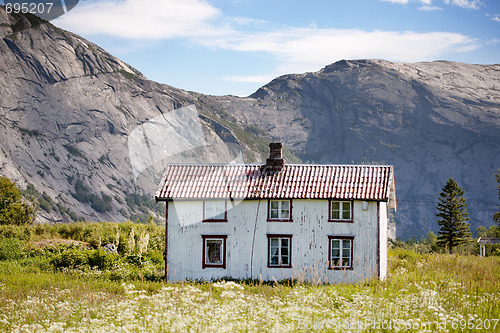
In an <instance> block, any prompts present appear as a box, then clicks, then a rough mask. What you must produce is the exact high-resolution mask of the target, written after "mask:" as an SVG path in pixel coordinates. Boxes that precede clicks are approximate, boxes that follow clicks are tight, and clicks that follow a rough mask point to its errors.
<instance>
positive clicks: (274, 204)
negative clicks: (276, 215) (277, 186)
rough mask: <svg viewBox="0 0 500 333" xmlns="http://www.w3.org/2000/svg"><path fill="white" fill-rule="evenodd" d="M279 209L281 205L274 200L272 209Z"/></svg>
mask: <svg viewBox="0 0 500 333" xmlns="http://www.w3.org/2000/svg"><path fill="white" fill-rule="evenodd" d="M278 208H279V203H278V201H276V200H274V201H271V209H276V210H277V209H278Z"/></svg>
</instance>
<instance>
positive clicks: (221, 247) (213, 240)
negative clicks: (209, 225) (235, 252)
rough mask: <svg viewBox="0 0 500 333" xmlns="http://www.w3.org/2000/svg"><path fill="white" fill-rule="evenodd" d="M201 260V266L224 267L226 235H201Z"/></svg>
mask: <svg viewBox="0 0 500 333" xmlns="http://www.w3.org/2000/svg"><path fill="white" fill-rule="evenodd" d="M201 237H202V238H203V261H202V268H207V267H218V268H226V238H227V236H225V235H222V236H212V235H202V236H201Z"/></svg>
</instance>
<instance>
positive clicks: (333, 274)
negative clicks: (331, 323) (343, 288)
mask: <svg viewBox="0 0 500 333" xmlns="http://www.w3.org/2000/svg"><path fill="white" fill-rule="evenodd" d="M270 147H271V154H270V158H268V159H267V161H266V164H170V165H169V166H168V167H167V169H166V171H165V175H164V177H163V180H162V182H161V185H160V188H159V189H158V192H157V193H156V200H157V201H166V237H165V248H166V251H165V258H166V261H165V262H166V275H167V278H168V280H169V281H176V280H184V279H202V280H212V279H218V278H223V277H232V278H237V279H248V278H252V279H263V280H272V279H276V280H282V279H289V278H298V279H305V280H320V281H322V282H326V283H336V282H354V281H360V280H364V279H369V278H372V277H379V278H384V277H385V276H386V273H387V218H388V214H387V212H388V208H396V193H395V186H394V169H393V167H392V166H382V165H318V164H285V163H284V160H283V158H282V155H281V149H282V145H281V143H272V144H271V145H270ZM167 267H168V268H167Z"/></svg>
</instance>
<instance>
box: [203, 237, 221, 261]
mask: <svg viewBox="0 0 500 333" xmlns="http://www.w3.org/2000/svg"><path fill="white" fill-rule="evenodd" d="M205 259H206V263H208V264H222V240H221V239H207V241H206V258H205Z"/></svg>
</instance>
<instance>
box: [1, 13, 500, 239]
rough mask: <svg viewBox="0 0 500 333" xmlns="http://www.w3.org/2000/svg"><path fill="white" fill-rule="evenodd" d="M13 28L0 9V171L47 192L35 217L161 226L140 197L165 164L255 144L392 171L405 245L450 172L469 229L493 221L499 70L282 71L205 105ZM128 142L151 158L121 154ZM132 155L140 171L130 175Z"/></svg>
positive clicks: (360, 66)
mask: <svg viewBox="0 0 500 333" xmlns="http://www.w3.org/2000/svg"><path fill="white" fill-rule="evenodd" d="M19 20H24V21H23V22H24V23H23V24H26V22H25V21H26V20H27V19H26V18H24V17H23V16H18V17H14V16H9V15H8V14H7V13H5V11H3V10H2V9H0V36H4V37H3V38H2V39H1V41H0V54H1V55H2V58H3V59H4V60H5V61H4V62H3V63H2V64H0V73H2V75H1V77H0V87H2V89H1V90H0V114H1V116H2V117H1V118H0V127H2V128H3V129H4V130H3V133H0V145H1V147H2V150H1V151H0V173H2V174H5V175H8V176H10V177H11V178H13V179H14V180H17V181H18V183H19V184H20V185H21V186H23V187H25V188H26V187H28V185H29V184H32V185H33V187H34V188H36V189H37V190H38V194H37V195H38V199H39V200H45V199H43V195H42V194H43V192H45V194H46V197H48V198H49V199H50V200H46V201H48V202H49V203H48V204H46V203H45V202H44V207H45V208H47V207H49V208H47V210H41V212H40V220H41V221H46V222H47V221H51V222H60V221H68V220H71V219H73V218H75V217H77V218H80V217H81V218H85V219H87V220H117V221H120V220H124V219H127V218H135V217H138V216H142V217H143V218H144V216H146V217H147V215H148V214H149V212H153V215H155V216H156V217H157V219H158V220H159V219H160V218H161V215H162V212H161V208H158V207H156V206H154V205H153V204H151V203H149V202H146V201H145V200H146V198H152V197H153V195H154V193H155V189H156V186H157V185H158V183H159V178H160V177H161V174H162V171H163V168H164V166H165V165H166V164H167V163H169V162H221V163H229V162H231V161H235V160H236V161H240V162H243V161H245V162H261V161H263V160H264V159H265V158H266V155H267V149H268V148H267V144H268V143H269V142H271V141H281V142H283V143H284V144H285V147H286V150H285V156H286V158H287V160H288V162H290V163H292V162H295V163H296V162H301V161H303V162H310V163H328V164H352V163H384V164H392V165H395V174H396V188H397V193H398V202H399V210H398V213H397V214H396V219H397V225H398V234H399V235H401V236H403V237H404V238H408V237H410V236H419V235H422V234H425V233H426V232H428V231H429V230H436V228H437V223H436V218H435V217H434V213H435V206H436V203H437V197H438V194H439V192H440V190H441V187H442V186H443V184H444V183H445V182H446V179H447V178H449V177H450V176H453V177H455V179H456V180H457V181H458V182H459V184H460V185H461V186H462V187H463V188H464V189H465V191H466V198H467V199H468V200H469V202H470V203H471V206H470V209H469V212H470V213H471V222H472V229H473V230H474V228H475V227H477V226H478V225H480V224H482V225H491V224H492V221H491V217H489V216H491V215H492V214H493V212H494V211H495V210H496V209H497V207H498V202H497V201H498V199H497V195H496V184H495V179H494V177H493V174H494V173H495V172H496V170H497V169H498V168H499V167H500V134H499V133H500V131H499V130H500V90H499V89H500V74H499V73H500V65H469V64H462V63H455V62H445V61H437V62H428V63H415V64H408V63H392V62H388V61H385V60H376V59H375V60H342V61H339V62H336V63H334V64H330V65H328V66H325V67H324V68H323V69H321V70H319V71H317V72H310V73H303V74H287V75H283V76H280V77H278V78H276V79H274V80H272V81H271V82H269V83H268V84H266V85H264V86H263V87H261V88H259V89H258V90H257V91H256V92H254V93H253V94H251V95H250V96H248V97H235V96H230V95H226V96H211V95H203V94H200V93H196V92H190V91H185V90H181V89H177V88H174V87H171V86H168V85H165V84H159V83H156V82H153V81H150V80H147V78H145V77H144V75H142V74H141V73H140V72H139V71H137V70H136V69H134V68H132V67H131V66H129V65H127V64H125V63H123V62H122V61H121V60H119V59H117V58H115V57H113V56H112V55H111V54H109V53H107V52H106V51H105V50H103V49H102V48H100V47H99V46H97V45H95V44H93V43H91V42H89V41H87V40H85V39H84V38H82V37H80V36H77V35H75V34H72V33H70V32H67V31H64V30H62V29H59V28H57V27H54V26H53V25H52V24H50V23H46V24H41V25H39V26H37V27H36V28H32V29H26V30H22V31H18V32H15V31H14V29H13V28H12V27H13V26H16V25H18V26H19V23H17V22H19ZM28 21H29V20H28ZM178 110H184V111H186V112H184V111H178ZM190 110H191V111H193V110H195V112H196V114H197V116H196V117H195V118H189V117H190V114H191V113H189V112H191V111H190ZM173 111H175V112H173ZM174 116H175V117H177V118H175V117H174ZM179 117H187V118H185V119H188V120H190V121H191V122H193V121H194V124H192V126H191V127H182V126H185V125H186V124H188V123H189V121H186V122H182V121H181V119H182V118H179ZM174 125H175V126H177V127H178V129H179V130H178V131H177V132H176V131H175V130H174V131H173V132H171V133H173V134H172V135H171V136H170V137H168V140H166V139H162V135H161V133H162V132H161V131H171V130H172V128H175V126H174ZM155 126H156V127H155ZM158 126H160V127H158ZM158 129H160V130H161V131H160V132H158ZM134 133H135V134H137V133H139V134H140V133H142V134H141V135H144V137H145V139H144V142H143V141H141V140H143V139H142V137H141V136H139V137H138V138H139V141H138V142H139V146H140V147H143V146H144V147H146V148H144V149H146V150H147V151H148V153H149V155H141V149H136V150H138V152H137V151H136V152H135V153H134V152H133V151H132V150H133V149H132V150H131V148H130V147H131V145H130V142H131V138H132V137H133V135H134ZM165 133H167V132H165ZM169 133H170V132H169ZM162 140H163V141H162ZM197 140H198V141H197ZM141 144H145V145H143V146H141ZM162 146H168V147H167V148H168V149H167V148H165V147H163V148H161V147H162ZM174 146H182V147H184V148H186V149H184V150H182V149H181V150H179V149H177V150H176V149H173V148H172V147H174ZM134 154H135V155H134ZM137 154H138V155H137ZM141 156H142V157H145V158H146V159H148V158H150V160H151V165H147V166H146V167H145V168H144V169H141V172H140V173H139V175H137V172H136V171H137V169H134V166H133V163H134V161H135V160H137V157H141ZM142 157H141V158H142ZM139 160H140V159H139ZM141 168H142V167H141ZM50 201H51V202H50Z"/></svg>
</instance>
